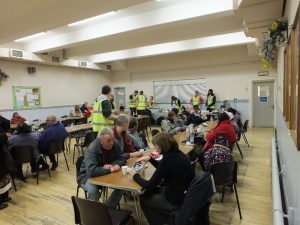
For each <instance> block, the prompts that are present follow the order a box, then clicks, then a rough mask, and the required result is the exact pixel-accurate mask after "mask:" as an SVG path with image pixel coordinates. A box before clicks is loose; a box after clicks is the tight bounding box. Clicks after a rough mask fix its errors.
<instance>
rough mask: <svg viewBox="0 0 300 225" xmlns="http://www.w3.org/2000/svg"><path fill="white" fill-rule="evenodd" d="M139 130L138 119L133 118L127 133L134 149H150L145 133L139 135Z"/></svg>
mask: <svg viewBox="0 0 300 225" xmlns="http://www.w3.org/2000/svg"><path fill="white" fill-rule="evenodd" d="M137 129H138V122H137V118H135V117H131V118H130V121H129V127H128V131H127V133H128V136H129V137H130V139H131V142H132V144H133V147H134V148H135V150H139V149H147V148H149V147H148V142H147V139H146V137H145V134H143V133H141V134H139V133H138V132H137Z"/></svg>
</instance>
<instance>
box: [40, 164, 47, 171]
mask: <svg viewBox="0 0 300 225" xmlns="http://www.w3.org/2000/svg"><path fill="white" fill-rule="evenodd" d="M48 168H49V165H48V164H44V165H42V167H41V168H40V171H44V170H47V169H48Z"/></svg>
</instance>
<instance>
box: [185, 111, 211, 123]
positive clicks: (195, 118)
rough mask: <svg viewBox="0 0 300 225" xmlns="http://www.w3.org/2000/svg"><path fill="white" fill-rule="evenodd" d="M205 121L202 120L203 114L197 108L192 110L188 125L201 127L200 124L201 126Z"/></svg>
mask: <svg viewBox="0 0 300 225" xmlns="http://www.w3.org/2000/svg"><path fill="white" fill-rule="evenodd" d="M205 121H206V120H204V119H202V117H201V113H200V111H199V109H198V108H197V107H194V108H193V109H192V110H191V113H190V115H189V116H188V117H187V125H189V124H194V125H195V126H196V125H199V124H201V123H203V122H205Z"/></svg>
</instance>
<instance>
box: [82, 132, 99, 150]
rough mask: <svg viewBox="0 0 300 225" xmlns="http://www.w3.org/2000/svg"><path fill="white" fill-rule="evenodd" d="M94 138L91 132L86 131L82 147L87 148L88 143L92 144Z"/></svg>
mask: <svg viewBox="0 0 300 225" xmlns="http://www.w3.org/2000/svg"><path fill="white" fill-rule="evenodd" d="M95 138H96V135H95V133H94V132H92V131H90V130H89V131H87V132H86V135H85V138H84V143H83V146H84V147H88V146H89V144H90V143H92V142H93V141H94V140H95Z"/></svg>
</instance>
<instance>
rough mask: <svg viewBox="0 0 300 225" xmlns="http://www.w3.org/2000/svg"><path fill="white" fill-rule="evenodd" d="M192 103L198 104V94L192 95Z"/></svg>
mask: <svg viewBox="0 0 300 225" xmlns="http://www.w3.org/2000/svg"><path fill="white" fill-rule="evenodd" d="M192 105H193V106H195V105H200V97H199V96H197V97H196V96H193V98H192Z"/></svg>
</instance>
